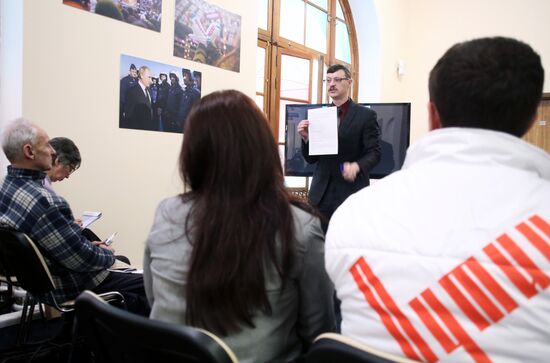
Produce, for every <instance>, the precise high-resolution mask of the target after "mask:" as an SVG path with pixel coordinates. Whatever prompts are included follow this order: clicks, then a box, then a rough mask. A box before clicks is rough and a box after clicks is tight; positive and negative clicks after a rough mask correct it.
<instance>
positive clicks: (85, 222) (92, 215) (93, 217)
mask: <svg viewBox="0 0 550 363" xmlns="http://www.w3.org/2000/svg"><path fill="white" fill-rule="evenodd" d="M100 217H101V212H82V217H80V219H81V220H82V229H84V228H87V227H88V226H89V225H90V224H92V223H94V222H95V221H97V220H98V219H99V218H100Z"/></svg>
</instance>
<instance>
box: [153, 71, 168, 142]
mask: <svg viewBox="0 0 550 363" xmlns="http://www.w3.org/2000/svg"><path fill="white" fill-rule="evenodd" d="M169 88H170V85H169V84H168V77H167V76H166V74H165V73H161V74H159V85H158V92H157V102H156V106H155V108H153V112H154V113H156V117H157V118H158V119H159V121H160V123H159V124H160V130H161V131H165V130H166V125H165V121H164V119H163V117H162V114H163V111H164V108H165V107H166V101H167V100H168V89H169Z"/></svg>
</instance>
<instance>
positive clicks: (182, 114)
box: [178, 68, 201, 131]
mask: <svg viewBox="0 0 550 363" xmlns="http://www.w3.org/2000/svg"><path fill="white" fill-rule="evenodd" d="M181 73H182V76H183V84H184V85H185V90H184V91H183V95H182V97H181V103H180V109H179V112H178V120H180V121H181V130H182V131H183V130H184V129H185V120H186V119H187V115H188V114H189V111H190V110H191V107H193V105H194V104H195V103H196V102H197V101H198V100H200V98H201V92H200V91H199V90H198V89H197V87H196V86H195V77H193V74H192V73H191V71H190V70H189V69H185V68H184V69H182V70H181Z"/></svg>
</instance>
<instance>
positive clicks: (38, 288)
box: [0, 228, 55, 296]
mask: <svg viewBox="0 0 550 363" xmlns="http://www.w3.org/2000/svg"><path fill="white" fill-rule="evenodd" d="M0 274H1V275H4V276H5V277H6V278H7V279H8V280H10V281H12V282H14V280H13V278H14V277H15V278H16V279H17V282H16V283H14V284H15V285H18V286H21V287H22V288H23V289H25V290H27V291H28V292H30V293H31V294H32V295H34V296H41V295H44V294H46V293H48V292H51V291H52V290H53V289H54V288H55V285H54V282H53V279H52V277H51V274H50V270H49V269H48V266H47V265H46V262H45V261H44V258H43V257H42V254H41V253H40V251H39V250H38V248H37V247H36V245H35V244H34V242H33V241H32V240H31V239H30V238H29V237H28V236H27V235H26V234H25V233H23V232H18V231H14V230H11V229H7V228H0Z"/></svg>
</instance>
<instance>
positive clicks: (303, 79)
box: [280, 54, 309, 102]
mask: <svg viewBox="0 0 550 363" xmlns="http://www.w3.org/2000/svg"><path fill="white" fill-rule="evenodd" d="M280 97H281V98H283V97H284V98H297V99H300V100H304V101H306V102H309V59H304V58H298V57H293V56H290V55H285V54H283V56H282V57H281V95H280Z"/></svg>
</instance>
